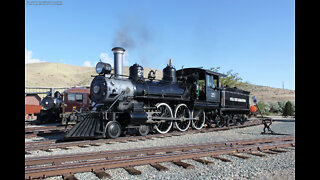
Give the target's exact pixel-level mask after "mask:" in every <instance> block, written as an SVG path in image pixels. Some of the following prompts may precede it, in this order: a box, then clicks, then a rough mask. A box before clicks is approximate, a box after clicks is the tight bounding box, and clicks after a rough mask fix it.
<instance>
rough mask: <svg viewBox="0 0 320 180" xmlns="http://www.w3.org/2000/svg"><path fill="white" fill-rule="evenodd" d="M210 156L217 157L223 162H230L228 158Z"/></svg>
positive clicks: (215, 157)
mask: <svg viewBox="0 0 320 180" xmlns="http://www.w3.org/2000/svg"><path fill="white" fill-rule="evenodd" d="M211 157H212V158H214V159H219V160H221V161H223V162H231V160H230V159H226V158H223V157H219V156H211Z"/></svg>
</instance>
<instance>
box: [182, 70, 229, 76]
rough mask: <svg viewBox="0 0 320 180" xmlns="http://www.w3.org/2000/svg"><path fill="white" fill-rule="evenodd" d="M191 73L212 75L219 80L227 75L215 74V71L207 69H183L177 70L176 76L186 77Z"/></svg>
mask: <svg viewBox="0 0 320 180" xmlns="http://www.w3.org/2000/svg"><path fill="white" fill-rule="evenodd" d="M193 73H199V74H210V75H213V76H218V77H219V78H220V77H226V76H227V75H225V74H222V73H218V72H215V71H211V70H208V69H202V68H184V69H179V70H178V71H177V76H188V75H190V74H193Z"/></svg>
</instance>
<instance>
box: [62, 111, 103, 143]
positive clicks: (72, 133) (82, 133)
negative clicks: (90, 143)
mask: <svg viewBox="0 0 320 180" xmlns="http://www.w3.org/2000/svg"><path fill="white" fill-rule="evenodd" d="M101 123H102V124H101ZM103 124H104V123H103V122H102V121H101V119H100V118H97V117H92V116H91V117H87V118H85V119H84V120H83V121H81V122H79V123H77V124H76V125H75V126H73V127H72V128H71V129H70V130H69V131H68V132H67V134H66V135H65V136H64V139H65V140H74V139H96V138H105V137H106V135H105V133H104V132H105V131H104V130H105V129H104V128H105V127H104V125H103Z"/></svg>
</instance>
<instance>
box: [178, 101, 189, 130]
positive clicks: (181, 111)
mask: <svg viewBox="0 0 320 180" xmlns="http://www.w3.org/2000/svg"><path fill="white" fill-rule="evenodd" d="M174 117H175V118H181V119H182V120H181V121H175V122H174V124H175V127H176V128H177V129H178V130H179V131H186V130H187V129H188V128H189V126H190V124H191V120H186V118H190V117H191V112H190V110H189V108H188V107H187V105H185V104H179V105H178V106H177V107H176V108H175V111H174Z"/></svg>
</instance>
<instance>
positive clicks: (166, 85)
mask: <svg viewBox="0 0 320 180" xmlns="http://www.w3.org/2000/svg"><path fill="white" fill-rule="evenodd" d="M112 51H113V53H114V73H113V74H111V70H112V67H111V65H110V64H107V63H103V62H99V63H98V64H97V65H96V72H97V73H98V75H97V76H95V77H94V79H93V81H92V83H91V86H90V99H91V102H92V107H91V108H92V110H91V112H90V113H86V114H83V116H84V117H83V120H82V121H81V122H79V123H77V124H76V125H75V126H74V127H73V128H72V129H70V130H69V131H68V132H67V134H66V135H65V138H66V139H76V138H80V139H87V138H106V137H107V138H117V137H119V136H120V134H121V133H122V132H123V131H127V130H129V129H135V130H136V131H137V132H138V133H139V134H140V135H147V134H148V133H149V132H150V131H155V132H158V133H167V132H169V131H170V130H171V129H173V128H174V129H177V130H179V131H186V130H187V129H188V128H189V127H190V126H192V128H194V129H198V130H199V129H201V128H202V127H203V126H204V124H208V125H211V124H216V126H218V127H222V126H229V124H231V123H232V124H234V125H237V124H238V123H241V124H242V123H244V122H245V121H246V115H248V114H249V112H250V110H249V92H248V91H244V90H240V89H237V88H229V87H222V86H221V84H220V77H225V75H224V74H221V73H217V72H214V71H210V70H205V69H202V68H184V69H180V70H177V71H176V69H175V68H174V67H173V66H172V61H171V59H170V63H169V64H168V65H167V67H166V68H164V69H163V78H162V80H156V79H155V72H154V71H153V70H151V71H150V72H149V74H148V78H144V77H143V67H142V66H140V65H138V64H134V65H133V66H131V67H130V68H129V71H130V72H129V77H127V76H125V75H123V73H122V60H123V59H122V58H123V54H124V52H125V49H123V48H121V47H115V48H113V49H112Z"/></svg>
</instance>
